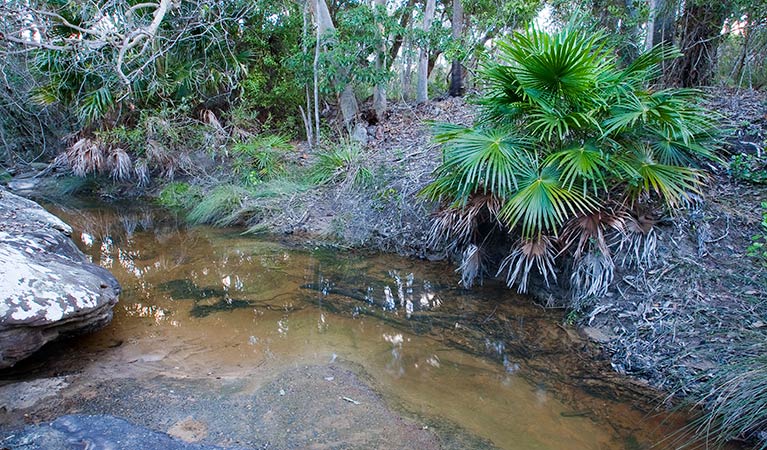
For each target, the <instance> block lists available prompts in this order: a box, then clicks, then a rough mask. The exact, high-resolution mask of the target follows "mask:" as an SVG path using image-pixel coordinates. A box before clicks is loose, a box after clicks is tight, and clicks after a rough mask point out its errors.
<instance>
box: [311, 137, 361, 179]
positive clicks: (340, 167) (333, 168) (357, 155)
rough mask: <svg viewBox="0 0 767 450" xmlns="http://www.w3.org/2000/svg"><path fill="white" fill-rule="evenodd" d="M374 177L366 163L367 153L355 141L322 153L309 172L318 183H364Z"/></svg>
mask: <svg viewBox="0 0 767 450" xmlns="http://www.w3.org/2000/svg"><path fill="white" fill-rule="evenodd" d="M372 178H373V173H372V172H371V170H370V168H369V167H368V166H367V165H366V158H365V155H364V154H363V153H362V150H361V149H360V147H359V146H358V145H356V144H353V143H345V144H342V145H340V146H338V147H335V148H333V149H332V150H330V151H327V152H322V153H320V154H319V155H317V162H316V163H315V164H314V165H313V166H312V168H311V170H310V172H309V179H310V180H311V182H312V183H314V184H318V185H320V184H328V183H339V182H340V183H343V184H352V185H364V184H367V183H369V182H370V180H371V179H372Z"/></svg>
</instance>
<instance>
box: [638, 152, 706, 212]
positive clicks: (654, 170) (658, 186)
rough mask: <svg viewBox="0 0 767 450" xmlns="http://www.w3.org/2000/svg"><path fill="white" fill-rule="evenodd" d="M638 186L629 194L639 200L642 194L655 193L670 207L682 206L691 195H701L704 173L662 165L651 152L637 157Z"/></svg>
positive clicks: (687, 168) (688, 168)
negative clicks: (653, 157) (654, 158)
mask: <svg viewBox="0 0 767 450" xmlns="http://www.w3.org/2000/svg"><path fill="white" fill-rule="evenodd" d="M636 164H637V166H636V172H637V176H638V184H636V185H635V186H634V187H633V188H632V189H631V191H630V192H629V194H630V195H631V196H632V197H633V198H634V199H637V198H638V197H639V196H640V195H641V194H642V193H655V194H657V195H658V196H659V197H660V198H661V199H662V200H663V201H664V202H665V203H666V204H667V205H669V206H670V207H676V206H680V205H681V204H682V203H684V201H686V200H689V198H690V194H693V193H699V192H700V187H701V185H702V184H703V178H704V176H703V173H702V172H701V171H699V170H696V169H692V168H690V167H683V166H674V165H669V164H661V163H657V162H655V161H653V159H652V157H651V155H650V153H649V152H645V153H643V154H641V155H639V156H638V157H637V160H636Z"/></svg>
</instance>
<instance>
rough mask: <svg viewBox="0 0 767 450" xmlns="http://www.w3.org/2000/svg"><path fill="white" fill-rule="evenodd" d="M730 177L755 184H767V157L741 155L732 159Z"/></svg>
mask: <svg viewBox="0 0 767 450" xmlns="http://www.w3.org/2000/svg"><path fill="white" fill-rule="evenodd" d="M730 175H732V177H733V178H735V179H738V180H743V181H748V182H751V183H755V184H767V156H765V155H751V154H748V153H739V154H737V155H733V156H732V157H731V158H730Z"/></svg>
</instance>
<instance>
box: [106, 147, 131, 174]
mask: <svg viewBox="0 0 767 450" xmlns="http://www.w3.org/2000/svg"><path fill="white" fill-rule="evenodd" d="M106 167H107V169H109V174H110V175H111V177H112V179H114V180H127V179H128V178H130V176H131V172H132V170H131V169H132V163H131V159H130V156H128V153H127V152H126V151H125V150H123V149H121V148H119V147H118V148H113V149H112V151H111V152H109V156H107V163H106Z"/></svg>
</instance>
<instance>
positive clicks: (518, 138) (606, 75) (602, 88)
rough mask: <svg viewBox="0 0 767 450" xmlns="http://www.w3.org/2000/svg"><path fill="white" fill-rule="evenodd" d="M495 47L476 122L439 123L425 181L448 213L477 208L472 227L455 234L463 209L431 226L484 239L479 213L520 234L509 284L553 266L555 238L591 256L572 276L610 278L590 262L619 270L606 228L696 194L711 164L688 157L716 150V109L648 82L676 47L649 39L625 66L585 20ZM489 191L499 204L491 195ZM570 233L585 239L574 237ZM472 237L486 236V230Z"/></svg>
mask: <svg viewBox="0 0 767 450" xmlns="http://www.w3.org/2000/svg"><path fill="white" fill-rule="evenodd" d="M499 49H500V55H499V57H498V59H497V60H496V61H494V62H491V63H489V64H488V65H487V67H486V68H485V70H484V71H483V77H484V80H485V82H486V93H485V94H484V95H483V96H482V97H481V99H480V104H481V105H482V107H483V112H482V115H481V118H480V120H479V122H478V123H477V124H476V125H475V126H474V127H472V128H463V127H456V126H453V125H444V124H443V125H438V126H437V127H436V129H435V131H436V133H435V135H436V140H437V141H438V142H439V143H442V144H443V154H444V157H443V162H442V164H441V165H440V166H439V167H438V168H437V170H436V171H435V180H434V181H433V182H432V183H430V184H429V185H428V186H427V187H426V188H425V189H424V190H423V191H422V195H424V196H426V197H427V198H429V199H432V200H447V201H449V202H450V203H449V207H448V208H447V209H446V210H445V211H446V212H445V214H447V215H450V214H452V215H455V214H457V215H458V216H462V215H463V216H466V215H467V214H469V215H472V217H475V218H474V219H472V221H473V222H472V223H473V225H472V227H474V229H475V231H474V232H471V233H468V234H467V232H466V231H465V229H462V230H461V231H460V232H457V233H451V232H450V227H453V226H460V227H465V223H466V222H465V220H460V219H457V220H458V222H451V221H444V220H442V221H438V222H437V223H438V224H441V225H439V226H446V227H448V229H447V230H435V234H437V235H444V236H448V237H449V236H451V235H454V236H461V238H460V239H465V237H466V236H469V235H474V236H475V237H476V239H478V240H482V239H485V238H484V237H483V236H481V234H480V233H477V232H476V230H477V229H478V227H479V226H480V225H482V223H484V222H491V223H496V224H498V225H500V226H501V227H502V228H503V229H505V230H507V231H510V232H512V233H514V234H518V235H519V236H521V239H520V241H519V243H518V244H517V246H515V248H514V249H512V251H511V253H510V254H509V257H507V259H506V261H505V263H504V264H502V267H506V268H507V269H508V271H509V273H508V280H509V285H512V284H517V285H518V287H519V288H520V290H524V289H525V286H526V280H527V276H528V273H529V271H530V269H531V268H532V263H531V261H535V265H536V267H538V268H539V271H540V272H541V273H543V274H544V275H547V274H550V275H552V276H553V274H554V271H553V265H552V263H553V259H554V257H555V255H557V254H559V255H561V254H563V251H560V252H557V251H554V250H553V249H552V247H551V246H557V245H558V246H560V247H561V248H564V249H568V248H577V251H576V252H575V255H574V256H575V262H574V264H575V265H576V266H577V265H578V264H587V263H588V264H590V266H589V267H590V268H589V269H588V270H586V269H583V270H580V271H579V270H575V272H577V273H581V274H587V273H588V274H589V275H588V276H585V275H584V276H583V277H576V278H574V279H573V282H575V281H577V280H587V281H588V280H591V281H594V280H602V281H600V283H602V284H604V283H608V282H609V280H610V279H611V278H612V277H611V276H600V275H599V274H595V273H593V270H595V268H597V267H601V268H603V269H601V270H604V271H607V272H606V273H610V274H611V273H612V266H613V261H612V256H611V254H610V253H611V250H610V246H609V245H608V244H607V243H606V240H607V238H606V233H608V231H607V230H608V229H609V230H613V231H615V232H616V234H617V235H618V237H619V239H618V241H621V240H622V239H627V236H628V234H631V233H627V231H626V230H627V229H632V230H636V231H637V232H639V230H640V229H644V228H643V227H640V226H633V225H632V226H629V222H630V223H636V217H637V216H638V215H639V214H638V213H635V212H633V213H632V211H631V207H634V208H638V207H639V205H640V204H644V203H649V204H651V205H656V206H657V205H665V206H666V207H669V208H676V207H679V206H681V205H683V204H685V203H686V202H688V201H690V199H691V198H692V195H693V194H697V193H699V188H700V185H701V184H702V182H703V179H704V174H703V173H702V172H701V171H699V170H698V169H696V168H693V167H691V166H690V165H691V164H694V163H695V162H696V161H699V160H701V159H713V158H715V156H714V151H713V148H714V146H715V138H714V136H715V129H716V121H715V119H714V118H713V117H714V116H712V114H710V113H708V112H706V111H705V110H703V109H702V108H701V107H699V106H698V105H697V104H696V102H695V100H696V99H697V98H699V97H700V96H701V94H700V93H699V92H697V91H692V90H682V89H665V90H656V89H654V88H652V87H651V85H650V82H651V81H652V80H653V79H654V77H655V76H656V75H657V74H658V73H659V64H660V63H661V62H662V61H664V60H667V59H669V58H673V57H675V56H676V55H678V53H677V52H675V51H673V50H670V49H665V48H656V49H653V50H652V51H650V52H648V53H646V54H643V55H640V56H639V57H638V58H636V59H635V60H634V61H633V62H632V64H629V65H628V66H625V67H622V66H621V65H620V63H619V62H618V58H617V57H616V53H615V50H614V48H613V47H612V46H611V45H610V44H609V42H608V39H607V35H606V34H605V33H602V32H599V31H595V30H588V29H585V28H584V27H582V26H581V25H579V24H578V23H571V24H569V25H567V26H566V27H564V28H563V29H562V30H561V31H559V32H556V33H548V32H544V31H542V30H540V29H537V28H534V27H533V28H530V29H528V30H527V31H525V32H520V33H514V34H513V35H512V36H510V37H508V38H506V39H504V40H502V41H501V42H500V43H499ZM488 196H490V197H488ZM479 197H481V198H484V199H485V200H483V201H484V202H486V205H487V206H486V207H485V210H484V211H485V213H482V214H480V215H479V216H474V215H476V214H477V211H479V210H481V209H482V207H479V206H478V205H477V203H476V202H474V199H475V198H479ZM492 198H494V199H496V200H493V201H498V202H499V206H498V207H495V206H491V203H488V202H490V200H488V199H492ZM477 208H479V209H477ZM483 214H486V215H483ZM479 217H485V218H484V219H483V220H484V222H483V221H482V220H477V218H479ZM584 218H593V220H592V219H588V220H585V219H584ZM467 220H468V219H467ZM573 221H580V222H578V223H579V224H580V225H579V228H578V229H577V231H572V232H568V233H562V231H563V230H564V229H565V228H566V227H567V226H568V224H570V223H572V222H573ZM584 235H585V236H592V237H594V239H582V237H583V236H584ZM546 236H549V237H551V238H554V239H553V240H551V239H549V238H545V237H546ZM544 238H545V239H544ZM574 242H580V244H578V245H577V246H576V247H573V245H574V244H573V243H574ZM472 243H473V244H476V245H479V246H480V247H481V245H480V243H481V241H476V242H472ZM452 245H454V244H452ZM618 247H620V245H618ZM595 251H598V252H599V253H600V254H601V255H603V258H602V259H600V262H599V264H596V265H595V264H593V262H594V261H595V260H593V259H592V260H589V261H590V262H589V261H587V260H583V259H582V256H583V255H584V254H588V253H592V252H595ZM520 252H521V253H520ZM584 282H586V281H584ZM575 290H576V291H581V292H584V291H588V292H591V293H592V295H593V294H594V293H595V292H601V290H600V289H597V290H596V291H595V290H593V289H591V290H589V289H586V290H584V289H575Z"/></svg>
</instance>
